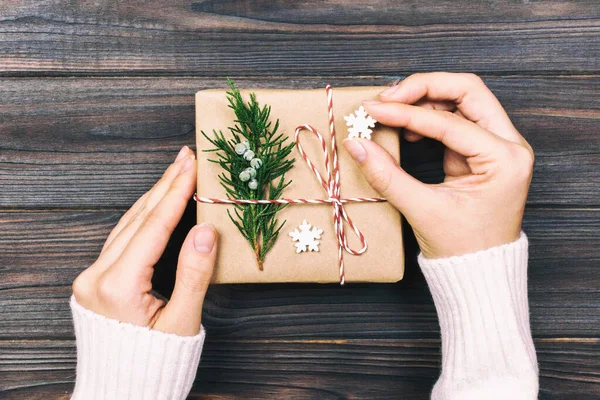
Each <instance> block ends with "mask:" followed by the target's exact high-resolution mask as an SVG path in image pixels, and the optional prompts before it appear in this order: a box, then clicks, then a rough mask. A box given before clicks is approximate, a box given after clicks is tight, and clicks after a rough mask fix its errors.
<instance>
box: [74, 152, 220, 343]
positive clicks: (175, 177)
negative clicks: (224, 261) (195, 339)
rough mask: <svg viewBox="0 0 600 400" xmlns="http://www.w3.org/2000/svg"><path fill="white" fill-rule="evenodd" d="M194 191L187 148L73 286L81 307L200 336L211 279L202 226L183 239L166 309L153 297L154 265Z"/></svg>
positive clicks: (210, 250) (207, 237)
mask: <svg viewBox="0 0 600 400" xmlns="http://www.w3.org/2000/svg"><path fill="white" fill-rule="evenodd" d="M195 187H196V160H195V157H194V153H193V152H192V151H191V150H190V149H189V148H187V147H184V148H182V149H181V151H180V152H179V155H178V156H177V159H176V160H175V162H174V163H173V164H172V165H171V166H169V168H167V170H166V171H165V173H164V175H163V176H162V178H161V179H160V180H159V181H158V182H157V183H156V184H155V185H154V187H153V188H152V189H151V190H150V191H148V192H147V193H146V194H144V195H143V196H142V197H141V198H140V199H139V200H138V201H137V202H136V203H135V204H134V205H133V207H131V209H130V210H129V211H127V213H125V215H123V217H122V218H121V220H120V221H119V223H118V224H117V226H116V227H115V228H114V229H113V231H112V232H111V233H110V235H109V236H108V239H106V243H105V244H104V247H103V249H102V252H101V253H100V257H98V260H96V262H95V263H94V264H92V266H90V267H89V268H88V269H86V270H85V271H83V272H82V273H81V274H80V275H79V276H78V277H77V279H75V282H74V283H73V294H74V295H75V299H76V300H77V302H78V303H79V304H80V305H82V306H83V307H85V308H87V309H89V310H91V311H94V312H96V313H97V314H101V315H104V316H106V317H108V318H112V319H115V320H118V321H121V322H128V323H131V324H133V325H138V326H144V327H149V328H152V329H156V330H159V331H162V332H168V333H175V334H178V335H181V336H193V335H196V334H198V332H199V331H200V322H201V321H200V318H201V312H202V304H203V302H204V296H205V294H206V291H207V289H208V285H209V282H210V279H211V276H212V272H213V268H214V264H215V256H216V251H217V250H216V249H217V246H216V240H217V235H216V232H215V230H214V229H213V228H212V227H210V226H206V225H199V226H196V227H194V228H193V229H192V230H191V231H190V233H189V234H188V236H187V238H186V239H185V242H184V243H183V246H182V248H181V252H180V254H179V262H178V265H177V277H176V281H175V288H174V290H173V295H172V296H171V300H169V302H168V303H165V301H163V300H161V299H158V298H157V297H155V296H154V295H153V294H152V293H151V290H152V283H151V279H152V274H153V272H154V265H155V264H156V263H157V262H158V260H159V258H160V256H161V254H162V253H163V251H164V250H165V247H166V245H167V242H168V240H169V238H170V236H171V234H172V233H173V230H174V229H175V227H176V226H177V223H178V222H179V220H180V219H181V216H182V215H183V212H184V210H185V207H186V205H187V203H188V200H189V199H190V198H191V196H192V194H193V193H194V189H195Z"/></svg>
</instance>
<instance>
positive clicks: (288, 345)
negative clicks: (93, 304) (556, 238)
mask: <svg viewBox="0 0 600 400" xmlns="http://www.w3.org/2000/svg"><path fill="white" fill-rule="evenodd" d="M535 344H536V348H537V352H538V358H539V361H540V365H541V367H540V386H541V389H540V399H552V400H556V399H565V400H566V399H569V400H570V399H584V400H585V399H590V400H591V399H597V397H595V395H596V394H597V389H598V386H599V384H600V379H599V378H598V374H597V371H598V368H600V362H599V360H600V354H598V349H599V347H598V342H597V341H596V340H581V341H579V342H575V343H570V342H567V343H565V342H563V341H562V340H537V341H536V343H535ZM0 350H2V353H1V354H2V355H3V356H2V358H1V359H0V362H1V364H0V365H1V366H2V367H3V370H2V371H0V390H3V389H4V390H7V392H5V393H6V394H7V396H6V397H5V398H8V399H23V398H48V397H46V396H52V397H53V398H61V399H62V398H64V399H67V398H68V393H70V390H71V388H72V385H73V382H74V378H75V375H74V372H75V371H74V368H75V348H74V343H73V342H72V341H71V340H51V341H50V340H46V341H44V340H41V341H38V340H35V341H14V342H6V341H0ZM439 351H440V343H439V340H411V341H405V340H376V341H374V340H367V339H359V340H317V341H313V340H287V341H284V340H260V339H258V340H236V341H227V340H215V339H209V340H207V342H206V345H205V350H204V353H203V356H202V363H201V366H200V369H199V371H198V377H197V378H198V379H197V382H196V384H195V389H196V390H195V391H197V392H198V394H197V395H192V396H190V398H211V397H213V396H214V397H218V398H220V399H221V398H226V399H237V398H253V399H264V398H278V399H283V398H286V399H288V398H293V399H341V398H365V399H399V398H401V399H415V400H417V399H418V400H422V399H424V398H426V397H425V395H424V393H427V392H428V390H429V388H430V387H431V386H432V385H433V383H434V382H435V379H436V378H437V375H438V369H439ZM365 383H367V384H365ZM40 396H41V397H40Z"/></svg>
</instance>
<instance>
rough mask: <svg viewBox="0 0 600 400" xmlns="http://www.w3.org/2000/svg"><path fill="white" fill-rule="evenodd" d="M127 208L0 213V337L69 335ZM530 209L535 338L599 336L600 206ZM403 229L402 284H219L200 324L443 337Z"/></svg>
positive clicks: (245, 334) (229, 331)
mask: <svg viewBox="0 0 600 400" xmlns="http://www.w3.org/2000/svg"><path fill="white" fill-rule="evenodd" d="M120 215H121V213H120V212H108V211H105V212H100V211H95V212H77V211H71V212H44V211H40V212H5V213H0V225H1V226H3V229H2V231H0V254H2V260H3V263H2V264H3V266H2V269H3V270H0V272H1V273H2V277H3V279H2V281H0V319H1V320H2V321H3V323H2V324H0V338H2V339H17V338H20V339H24V338H29V339H41V338H44V337H54V338H64V337H68V336H70V335H71V329H72V328H71V317H70V312H69V308H68V297H69V296H70V293H71V290H70V284H71V282H72V281H73V279H74V278H75V277H76V276H77V274H78V273H79V272H80V271H82V270H83V269H84V268H86V267H87V266H88V265H90V264H91V263H92V262H93V261H94V260H95V259H96V257H97V255H98V253H99V251H100V249H101V247H102V244H103V241H104V238H105V237H106V236H107V235H108V233H109V231H110V230H111V229H112V226H113V225H114V224H116V222H117V221H118V218H119V217H120ZM525 215H526V218H525V223H524V229H525V230H526V232H527V233H528V235H529V238H530V243H531V247H530V267H529V288H530V290H529V291H530V305H531V321H532V329H533V332H534V335H535V336H536V337H538V338H545V337H555V336H561V335H563V336H569V337H596V336H597V334H598V330H597V327H598V325H599V324H600V296H598V293H599V289H598V288H599V287H600V278H599V277H598V274H597V266H598V262H599V261H600V260H599V258H598V255H597V248H598V245H599V244H600V234H599V232H600V211H599V210H579V209H574V210H552V212H549V210H546V209H532V210H528V211H527V212H526V214H525ZM193 223H194V213H193V211H192V212H189V213H188V214H187V216H186V219H185V220H184V221H183V223H182V224H181V225H180V228H178V230H177V231H176V233H175V235H174V239H173V241H172V242H171V243H170V245H169V246H168V248H167V251H166V253H165V255H164V257H163V260H162V261H161V262H160V263H159V265H158V267H157V268H158V270H159V271H160V273H159V278H158V279H157V280H156V279H155V285H156V286H157V287H158V288H159V290H160V291H161V292H163V293H164V294H166V295H168V294H169V291H170V290H171V288H172V287H171V285H172V284H173V279H174V267H175V261H174V260H176V259H177V252H178V249H179V246H180V244H179V243H178V241H179V242H180V241H182V240H183V237H184V236H185V232H187V229H188V228H189V227H190V226H191V225H193ZM406 231H407V234H406V236H407V237H406V238H405V240H406V243H407V255H406V256H407V260H406V261H407V263H406V264H407V273H406V277H405V279H404V280H403V281H401V282H400V283H398V284H389V285H382V284H359V285H350V286H348V287H346V288H340V287H339V286H338V285H317V284H313V285H303V284H297V285H275V284H273V285H220V286H214V287H212V288H211V290H210V292H209V295H208V297H207V301H206V303H205V313H204V320H203V322H204V324H205V325H206V326H207V329H209V330H210V331H211V332H212V333H213V334H214V335H216V336H218V337H219V338H222V339H224V338H282V337H284V338H290V339H291V338H317V339H318V338H324V337H326V338H350V339H359V338H373V339H392V338H393V339H399V338H402V339H410V338H412V339H419V338H435V337H437V336H438V335H439V327H438V324H437V317H436V314H435V309H434V307H433V303H432V300H431V297H430V295H429V291H428V289H427V287H426V283H425V281H424V278H423V276H422V275H421V273H420V271H419V269H418V266H417V265H416V248H415V247H414V238H412V236H411V235H410V234H409V233H408V229H407V230H406ZM324 299H327V300H326V301H324ZM282 315H285V318H282ZM40 321H44V323H43V324H41V325H40Z"/></svg>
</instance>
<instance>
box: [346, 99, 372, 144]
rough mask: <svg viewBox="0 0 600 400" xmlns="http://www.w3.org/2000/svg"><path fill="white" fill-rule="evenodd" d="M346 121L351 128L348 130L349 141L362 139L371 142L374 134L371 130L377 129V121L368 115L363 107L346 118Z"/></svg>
mask: <svg viewBox="0 0 600 400" xmlns="http://www.w3.org/2000/svg"><path fill="white" fill-rule="evenodd" d="M344 119H345V120H346V125H347V126H349V127H350V128H348V138H349V139H354V138H361V139H369V140H371V133H373V130H371V128H375V123H376V122H377V121H376V120H375V118H373V117H371V116H370V115H369V114H367V112H366V111H365V108H364V107H363V106H360V107H359V108H358V110H356V111H354V113H352V114H350V115H348V116H347V117H344Z"/></svg>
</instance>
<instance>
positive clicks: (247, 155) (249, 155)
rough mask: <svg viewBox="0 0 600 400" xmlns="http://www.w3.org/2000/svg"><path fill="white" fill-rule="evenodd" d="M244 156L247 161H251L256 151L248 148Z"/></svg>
mask: <svg viewBox="0 0 600 400" xmlns="http://www.w3.org/2000/svg"><path fill="white" fill-rule="evenodd" d="M244 158H245V159H246V161H251V160H252V159H253V158H254V152H253V151H252V150H246V152H245V153H244Z"/></svg>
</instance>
